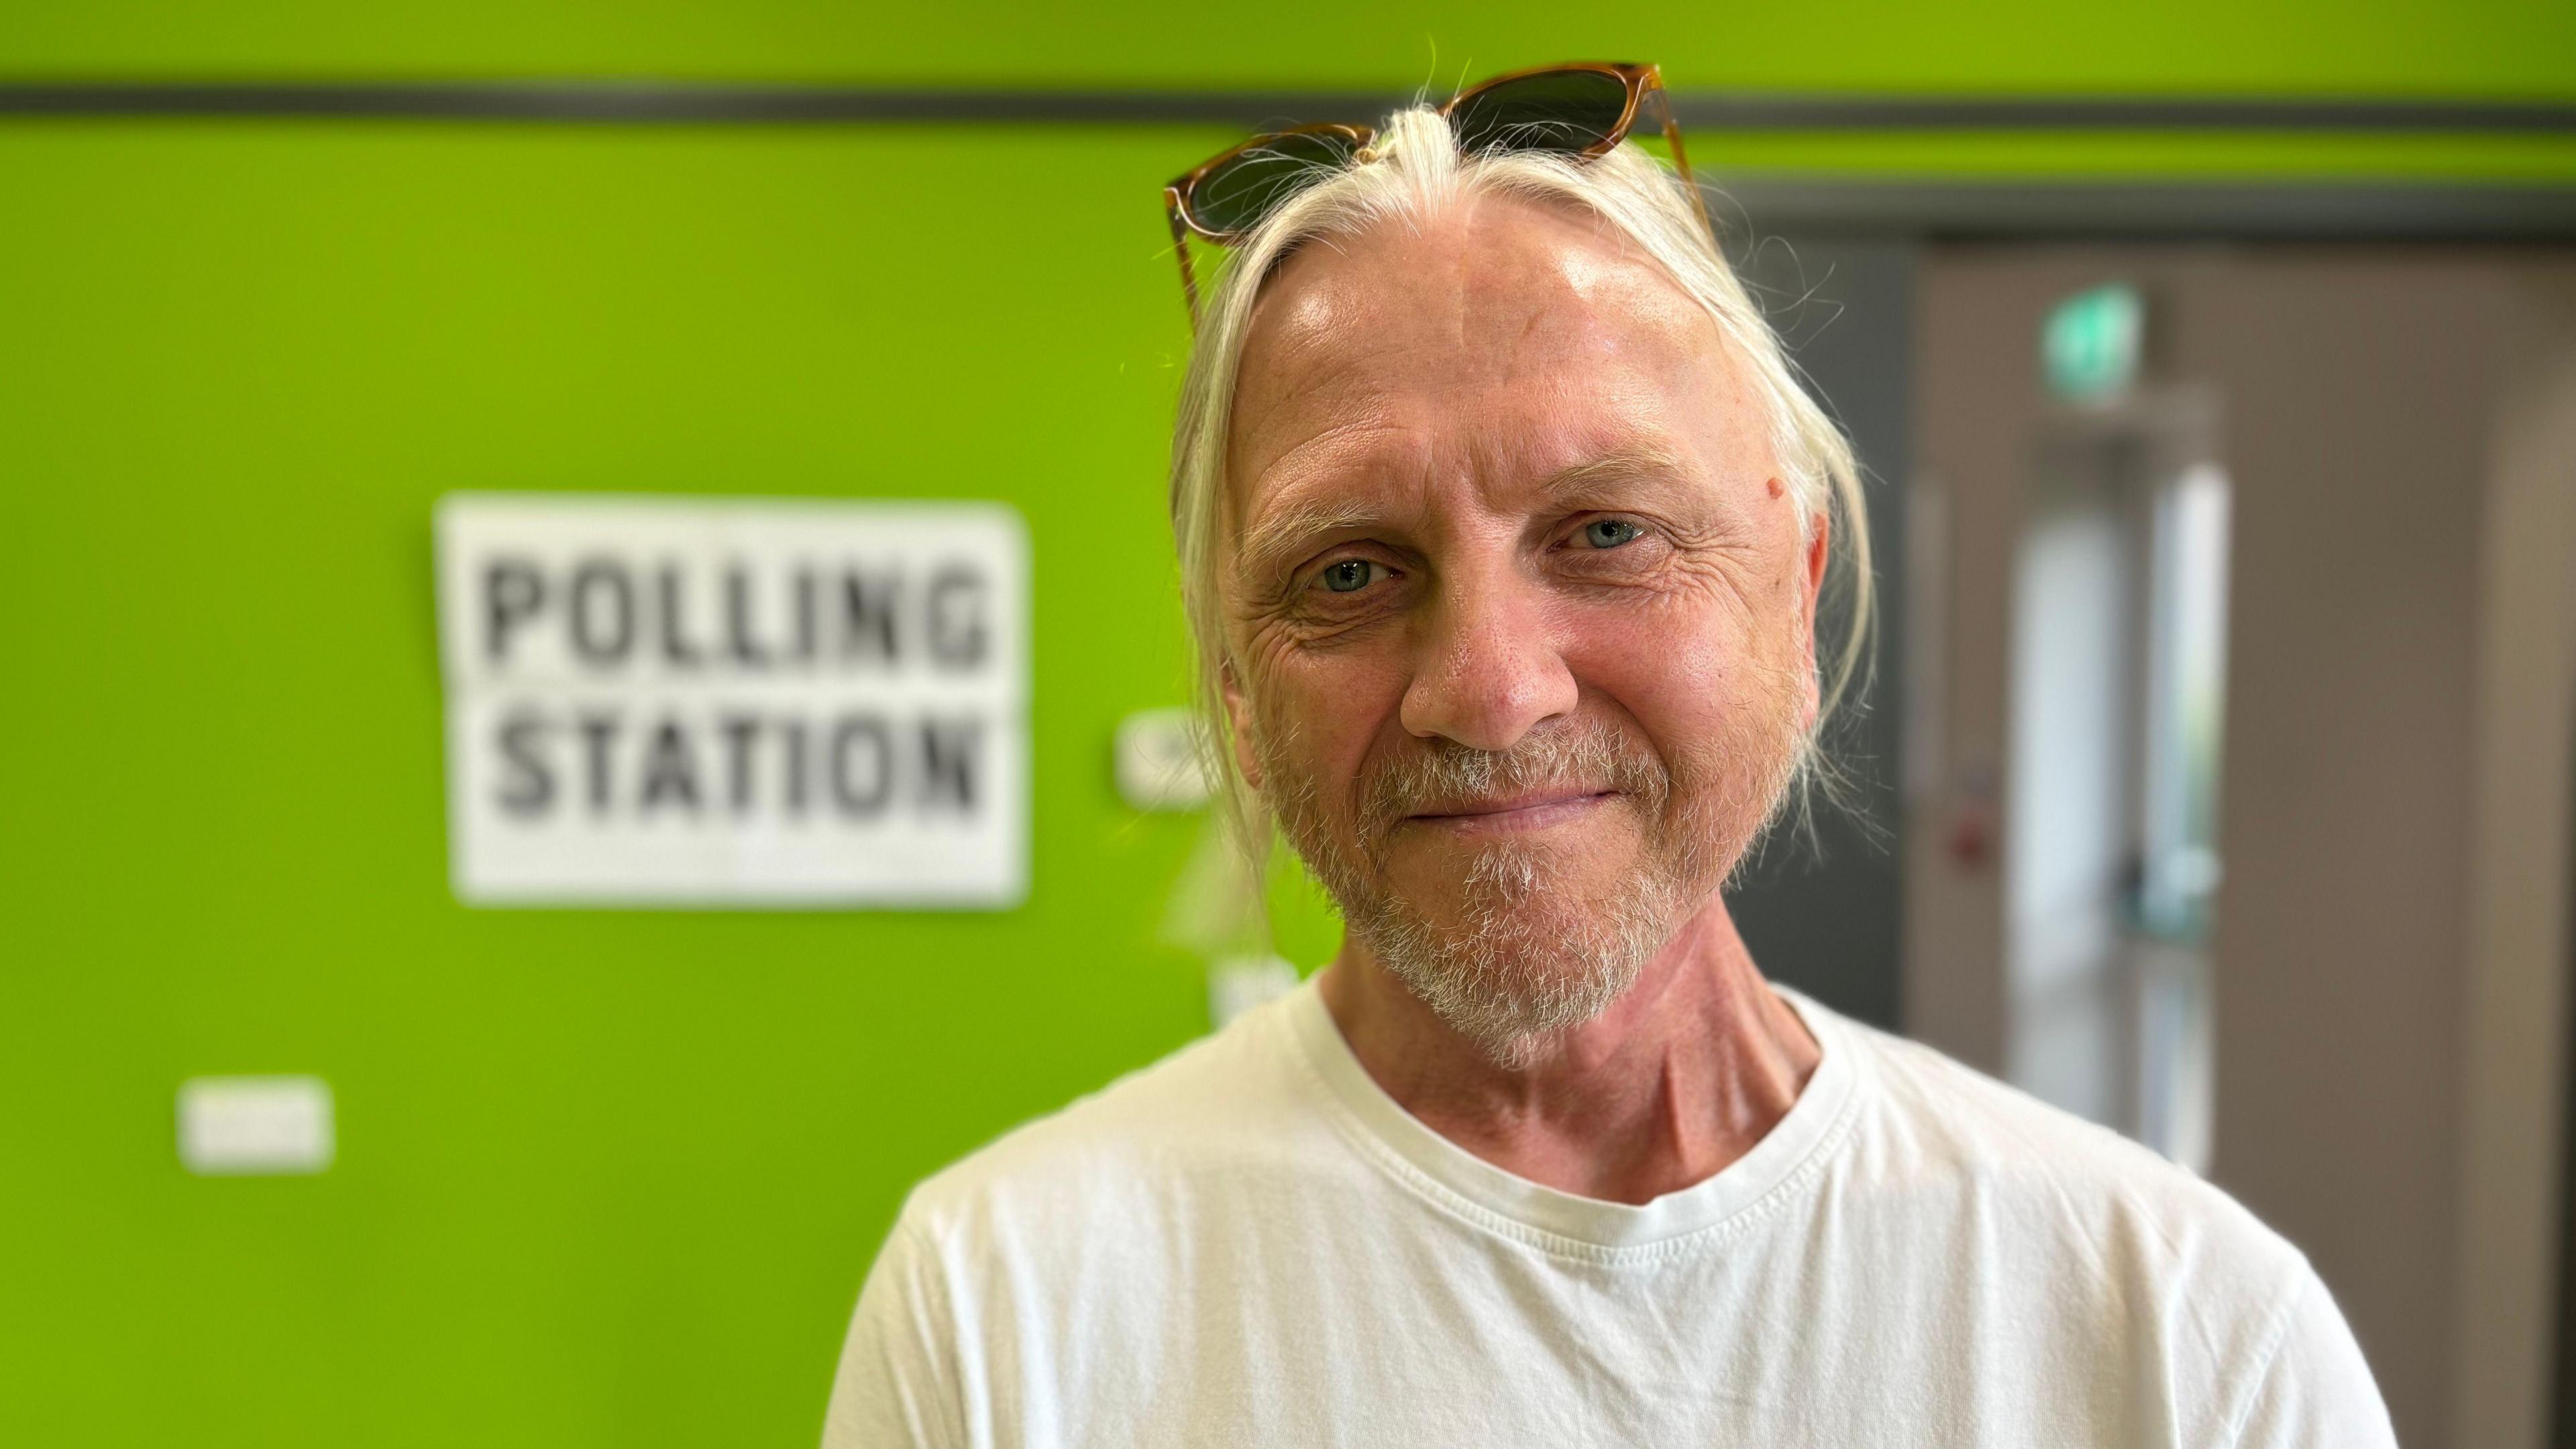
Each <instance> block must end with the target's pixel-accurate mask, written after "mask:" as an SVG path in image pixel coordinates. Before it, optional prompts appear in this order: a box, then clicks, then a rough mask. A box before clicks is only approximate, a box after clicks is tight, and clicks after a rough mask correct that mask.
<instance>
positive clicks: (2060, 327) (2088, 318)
mask: <svg viewBox="0 0 2576 1449" xmlns="http://www.w3.org/2000/svg"><path fill="white" fill-rule="evenodd" d="M2146 333H2147V303H2146V299H2145V298H2144V297H2141V296H2139V295H2138V289H2137V288H2135V287H2131V286H2127V285H2124V284H2121V283H2113V284H2111V285H2109V286H2104V287H2095V288H2093V289H2091V290H2090V291H2084V292H2078V293H2076V294H2075V295H2074V296H2072V297H2069V298H2067V299H2066V300H2065V301H2063V302H2060V303H2058V304H2057V305H2056V306H2054V307H2052V308H2050V309H2049V312H2048V325H2047V326H2046V327H2045V328H2044V329H2042V331H2041V333H2040V356H2041V359H2042V360H2043V361H2044V362H2045V363H2046V365H2047V371H2048V390H2049V391H2050V392H2053V393H2055V394H2057V395H2058V396H2059V397H2062V398H2067V399H2070V400H2073V401H2079V402H2086V401H2093V400H2096V399H2100V398H2108V397H2117V396H2119V395H2120V394H2121V393H2124V392H2127V391H2128V390H2129V385H2130V384H2131V383H2134V382H2136V381H2137V380H2138V353H2139V350H2140V347H2141V346H2142V344H2143V343H2144V342H2145V340H2146Z"/></svg>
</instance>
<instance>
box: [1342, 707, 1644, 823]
mask: <svg viewBox="0 0 2576 1449" xmlns="http://www.w3.org/2000/svg"><path fill="white" fill-rule="evenodd" d="M1413 744H1414V746H1415V747H1414V748H1410V749H1407V750H1406V751H1405V752H1403V753H1402V754H1398V755H1393V756H1390V757H1388V758H1387V759H1386V760H1385V761H1383V762H1382V763H1380V764H1379V765H1378V766H1377V767H1376V768H1375V769H1374V770H1373V771H1372V772H1371V775H1370V778H1369V780H1368V782H1367V785H1366V788H1365V789H1364V790H1363V791H1362V793H1361V800H1362V805H1361V817H1362V818H1361V820H1360V822H1359V824H1360V828H1361V830H1362V831H1363V832H1365V833H1368V834H1382V833H1384V832H1385V831H1388V830H1391V829H1393V828H1394V827H1395V826H1396V825H1397V824H1398V823H1400V822H1402V821H1403V820H1404V819H1405V818H1406V817H1408V816H1413V815H1435V814H1437V815H1447V814H1457V813H1460V812H1461V811H1464V810H1469V809H1474V808H1476V807H1479V806H1481V805H1486V804H1489V803H1491V802H1494V801H1497V800H1504V799H1510V798H1512V797H1515V796H1521V795H1527V794H1532V793H1536V792H1540V791H1555V790H1572V791H1584V792H1601V791H1610V792H1614V793H1617V794H1619V795H1623V796H1626V797H1628V798H1629V799H1631V800H1632V801H1633V802H1634V803H1635V804H1636V805H1637V806H1638V807H1639V808H1640V809H1641V810H1643V811H1644V812H1645V814H1646V816H1647V818H1649V819H1653V818H1655V817H1656V816H1658V815H1660V814H1661V813H1662V811H1663V808H1664V804H1665V802H1666V801H1667V800H1669V799H1670V798H1671V796H1672V791H1673V777H1672V772H1671V770H1670V769H1668V768H1667V767H1666V766H1665V764H1664V762H1663V760H1662V758H1661V757H1659V756H1658V755H1656V754H1655V752H1654V751H1653V750H1652V749H1650V748H1648V747H1647V746H1645V745H1644V744H1643V743H1642V742H1640V741H1638V740H1637V739H1635V738H1634V737H1633V736H1632V735H1630V733H1629V732H1628V731H1626V730H1624V729H1621V728H1619V727H1618V726H1616V725H1614V724H1611V723H1609V722H1607V721H1603V720H1584V721H1579V722H1568V723H1566V724H1562V725H1557V726H1553V727H1551V728H1549V729H1546V730H1542V731H1532V732H1531V733H1530V734H1527V735H1525V736H1523V737H1522V738H1521V739H1520V740H1518V741H1516V742H1515V743H1514V744H1513V745H1512V746H1511V748H1509V749H1504V750H1479V749H1472V748H1470V747H1468V746H1465V745H1461V744H1459V743H1457V742H1456V741H1454V740H1447V739H1430V740H1420V741H1415V742H1413Z"/></svg>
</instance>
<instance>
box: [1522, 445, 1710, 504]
mask: <svg viewBox="0 0 2576 1449" xmlns="http://www.w3.org/2000/svg"><path fill="white" fill-rule="evenodd" d="M1690 478H1691V469H1690V463H1689V462H1688V461H1687V460H1686V459H1684V458H1683V457H1682V455H1681V454H1679V453H1677V452H1674V451H1673V450H1671V449H1669V448H1659V447H1653V446H1643V447H1633V448H1619V449H1615V450H1613V451H1611V452H1608V453H1604V454H1602V455H1601V456H1600V457H1598V458H1594V459H1592V460H1591V461H1590V462H1586V463H1577V464H1575V465H1574V466H1573V467H1571V468H1568V469H1566V470H1565V471H1564V472H1561V473H1559V474H1557V475H1556V476H1555V477H1553V478H1550V479H1548V480H1547V481H1546V482H1545V483H1542V484H1540V485H1539V491H1540V492H1542V493H1544V494H1546V495H1547V496H1548V497H1549V498H1550V499H1552V500H1555V501H1558V502H1562V501H1563V500H1564V499H1565V497H1566V496H1567V495H1569V494H1579V493H1581V492H1582V491H1583V490H1584V489H1586V488H1588V487H1590V486H1592V485H1593V484H1596V483H1606V482H1615V481H1625V480H1635V479H1648V480H1652V481H1655V482H1659V483H1684V482H1688V481H1690Z"/></svg>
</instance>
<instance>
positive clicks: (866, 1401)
mask: <svg viewBox="0 0 2576 1449" xmlns="http://www.w3.org/2000/svg"><path fill="white" fill-rule="evenodd" d="M1782 995H1783V996H1784V997H1786V998H1787V1000H1788V1001H1789V1002H1790V1003H1791V1005H1793V1006H1794V1007H1795V1008H1796V1009H1797V1011H1798V1013H1799V1015H1800V1017H1801V1018H1803V1019H1804V1020H1805V1021H1806V1023H1807V1026H1808V1029H1809V1030H1810V1031H1811V1032H1812V1033H1813V1034H1814V1036H1815V1038H1816V1041H1817V1043H1818V1045H1820V1046H1821V1047H1822V1048H1823V1057H1822V1060H1821V1061H1820V1062H1819V1064H1818V1066H1817V1068H1816V1071H1815V1074H1814V1076H1813V1077H1812V1078H1810V1080H1809V1081H1808V1083H1807V1087H1806V1090H1805V1091H1804V1092H1803V1093H1802V1094H1801V1095H1800V1096H1799V1098H1798V1100H1797V1102H1796V1104H1795V1105H1794V1106H1793V1107H1792V1108H1791V1109H1790V1111H1789V1112H1788V1114H1787V1115H1786V1116H1785V1117H1783V1118H1782V1119H1781V1120H1780V1122H1779V1124H1778V1125H1777V1126H1776V1127H1774V1128H1773V1129H1772V1130H1771V1132H1770V1134H1769V1135H1768V1136H1766V1137H1764V1138H1763V1139H1762V1140H1761V1141H1760V1142H1759V1143H1758V1144H1756V1145H1755V1146H1754V1148H1753V1150H1752V1151H1751V1152H1749V1153H1747V1154H1745V1156H1744V1157H1742V1158H1741V1159H1739V1160H1738V1161H1736V1162H1735V1163H1733V1164H1732V1165H1730V1166H1728V1167H1727V1168H1726V1170H1725V1171H1723V1172H1720V1173H1718V1174H1717V1175H1716V1176H1715V1177H1712V1178H1710V1179H1708V1180H1707V1181H1705V1182H1701V1183H1699V1184H1697V1185H1695V1186H1692V1187H1689V1188H1686V1189H1684V1190H1682V1191H1680V1192H1675V1193H1670V1194H1667V1195H1666V1196H1663V1197H1659V1198H1657V1199H1655V1200H1654V1201H1652V1202H1650V1203H1647V1204H1645V1205H1643V1206H1630V1205H1626V1204H1621V1203H1612V1202H1603V1201H1599V1200H1596V1199H1592V1198H1584V1197H1577V1196H1574V1195H1572V1194H1568V1193H1563V1192H1558V1191H1555V1190H1553V1189H1550V1188H1546V1187H1542V1186H1540V1185H1538V1184H1536V1183H1533V1182H1530V1181H1527V1180H1526V1179H1523V1178H1520V1177H1517V1176H1514V1175H1513V1174H1511V1173H1508V1172H1505V1171H1503V1170H1502V1169H1500V1168H1497V1167H1494V1166H1493V1165H1491V1164H1489V1163H1487V1162H1485V1161H1484V1160H1482V1159H1481V1158H1478V1157H1475V1156H1473V1155H1472V1154H1470V1153H1468V1152H1466V1151H1465V1150H1464V1149H1462V1148H1460V1147H1458V1146H1456V1145H1455V1144H1453V1143H1451V1142H1450V1141H1449V1140H1448V1139H1446V1138H1444V1137H1441V1136H1440V1135H1439V1134H1438V1133H1436V1132H1433V1131H1432V1130H1431V1129H1429V1128H1428V1127H1425V1126H1424V1125H1422V1124H1421V1123H1420V1122H1418V1121H1416V1120H1414V1118H1412V1117H1411V1116H1409V1115H1408V1114H1406V1112H1405V1111H1404V1109H1403V1108H1401V1107H1400V1106H1398V1105H1397V1104H1396V1103H1395V1101H1394V1100H1393V1099H1392V1098H1390V1097H1388V1096H1387V1095H1386V1094H1385V1093H1384V1092H1383V1091H1381V1090H1380V1089H1379V1088H1378V1087H1377V1085H1376V1083H1375V1082H1373V1081H1372V1080H1371V1079H1370V1078H1369V1076H1368V1073H1367V1071H1366V1070H1365V1069H1364V1068H1363V1067H1361V1065H1360V1063H1359V1061H1358V1059H1357V1058H1355V1057H1354V1056H1352V1055H1351V1052H1350V1048H1349V1047H1348V1045H1346V1044H1345V1043H1344V1042H1343V1040H1342V1037H1341V1033H1340V1032H1339V1030H1338V1029H1337V1028H1336V1027H1335V1026H1334V1025H1333V1021H1332V1018H1331V1016H1330V1014H1329V1013H1328V1012H1327V1011H1326V1010H1325V1008H1324V1005H1323V1001H1322V998H1321V997H1320V996H1318V995H1317V994H1316V991H1315V987H1314V985H1313V983H1312V982H1309V983H1307V984H1306V985H1305V986H1304V987H1302V988H1300V989H1299V990H1297V991H1296V992H1294V993H1292V994H1291V995H1289V996H1287V997H1284V998H1282V999H1280V1000H1278V1001H1276V1002H1273V1003H1271V1004H1270V1005H1268V1006H1265V1007H1263V1008H1261V1009H1260V1010H1258V1011H1255V1012H1252V1013H1249V1014H1247V1015H1246V1016H1244V1017H1242V1018H1240V1019H1239V1020H1237V1021H1236V1022H1235V1023H1234V1024H1233V1025H1232V1026H1230V1027H1228V1028H1227V1029H1226V1030H1224V1031H1223V1032H1221V1033H1219V1034H1217V1035H1216V1036H1213V1037H1210V1038H1208V1039H1206V1040H1204V1041H1201V1042H1199V1043H1197V1044H1195V1045H1193V1046H1190V1047H1188V1048H1186V1049H1184V1050H1182V1051H1180V1052H1178V1053H1176V1054H1175V1055H1173V1056H1172V1057H1170V1058H1168V1059H1166V1060H1164V1061H1163V1062H1161V1063H1159V1064H1157V1065H1155V1066H1152V1067H1149V1068H1147V1069H1145V1070H1143V1071H1140V1072H1137V1073H1135V1074H1134V1075H1131V1076H1129V1077H1126V1078H1124V1079H1122V1080H1120V1081H1119V1082H1117V1083H1115V1084H1113V1085H1112V1086H1110V1087H1109V1088H1107V1089H1106V1090H1104V1091H1102V1092H1099V1093H1097V1094H1095V1095H1093V1096H1090V1097H1087V1098H1084V1099H1083V1100H1082V1101H1079V1102H1077V1103H1075V1104H1074V1105H1073V1106H1071V1107H1069V1108H1067V1109H1065V1110H1064V1111H1062V1112H1060V1113H1057V1114H1056V1115H1054V1116H1052V1117H1048V1118H1046V1119H1044V1120H1042V1121H1039V1122H1036V1123H1033V1124H1031V1125H1030V1126H1027V1127H1024V1128H1022V1129H1020V1130H1019V1131H1017V1132H1014V1133H1012V1134H1011V1135H1009V1136H1007V1137H1005V1138H1003V1139H1002V1140H1001V1141H999V1142H997V1143H995V1144H993V1145H992V1146H990V1147H988V1148H985V1149H984V1150H983V1151H981V1152H978V1153H976V1154H975V1155H973V1156H971V1157H969V1158H967V1159H966V1160H965V1161H963V1162H961V1163H958V1164H957V1165H956V1166H954V1167H951V1168H949V1169H948V1170H947V1171H945V1172H942V1173H940V1174H939V1175H938V1176H936V1177H934V1178H932V1179H930V1180H929V1181H928V1182H925V1183H923V1184H922V1185H921V1187H920V1188H919V1189H917V1190H916V1191H915V1192H914V1193H913V1195H912V1198H911V1200H910V1202H908V1203H907V1204H906V1205H905V1208H904V1211H903V1214H902V1217H901V1218H900V1220H899V1221H898V1222H897V1223H896V1225H895V1228H894V1232H893V1234H892V1235H891V1237H890V1238H889V1239H888V1241H887V1243H886V1245H885V1248H884V1250H883V1251H882V1253H881V1254H880V1255H879V1257H878V1259H877V1263H876V1267H875V1268H874V1269H873V1270H872V1271H871V1272H870V1274H869V1276H868V1281H867V1286H866V1288H865V1290H864V1291H863V1292H862V1293H861V1295H860V1298H859V1307H858V1314H857V1316H856V1319H855V1321H854V1322H853V1323H852V1325H851V1329H850V1335H849V1341H848V1343H847V1345H846V1346H845V1348H844V1350H843V1353H842V1359H841V1367H840V1374H839V1377H838V1380H837V1381H836V1383H835V1385H834V1388H833V1394H832V1403H831V1410H830V1414H829V1418H828V1421H827V1424H826V1427H825V1430H824V1435H823V1442H824V1444H825V1445H826V1446H827V1449H882V1446H893V1445H940V1446H951V1445H954V1446H970V1445H971V1446H1022V1445H1026V1446H1049V1449H1052V1446H1059V1445H1063V1446H1070V1445H1098V1446H1116V1449H1135V1446H1141V1445H1194V1446H1232V1445H1252V1444H1262V1445H1273V1444H1275V1445H1297V1446H1309V1445H1388V1446H1406V1449H1414V1446H1438V1445H1460V1446H1467V1445H1473V1446H1478V1449H1491V1446H1497V1445H1551V1446H1553V1445H1575V1444H1635V1445H1655V1446H1673V1445H1728V1446H1737V1445H1741V1446H1760V1449H1789V1446H1803V1445H1815V1446H1833V1449H1853V1446H1865V1445H1939V1446H1965V1445H1989V1446H2000V1445H2012V1446H2034V1449H2036V1446H2047V1449H2069V1446H2078V1445H2084V1446H2093V1445H2191V1446H2212V1449H2215V1446H2222V1445H2224V1446H2234V1445H2247V1446H2255V1445H2260V1446H2281V1445H2300V1446H2319V1449H2323V1446H2333V1449H2371V1446H2382V1445H2391V1444H2393V1443H2394V1438H2393V1436H2392V1434H2391V1433H2390V1430H2389V1425H2388V1416H2387V1411H2386V1410H2385V1408H2383V1407H2382V1405H2381V1403H2380V1399H2379V1394H2378V1390H2377V1389H2376V1387H2375V1386H2374V1385H2373V1384H2372V1382H2371V1378H2370V1371H2369V1369H2368V1368H2366V1367H2365V1366H2364V1365H2363V1362H2362V1357H2361V1353H2360V1350H2359V1349H2358V1348H2357V1347H2356V1346H2355V1345H2354V1343H2353V1339H2352V1335H2351V1333H2350V1331H2349V1330H2348V1329H2347V1328H2346V1327H2345V1326H2344V1322H2343V1318H2342V1316H2341V1315H2340V1314H2339V1313H2337V1312H2336V1310H2335V1306H2334V1302H2333V1300H2332V1299H2331V1298H2330V1297H2328V1295H2327V1293H2326V1289H2325V1286H2324V1285H2323V1284H2322V1283H2320V1282H2319V1281H2318V1280H2317V1277H2316V1275H2315V1273H2314V1272H2312V1271H2311V1270H2310V1269H2309V1267H2308V1264H2307V1261H2306V1260H2305V1259H2304V1258H2302V1257H2301V1256H2300V1255H2299V1253H2298V1252H2297V1251H2296V1250H2295V1249H2293V1248H2291V1247H2290V1246H2289V1245H2288V1244H2287V1243H2285V1242H2283V1241H2282V1240H2281V1239H2280V1238H2278V1237H2277V1236H2275V1235H2274V1234H2272V1233H2271V1232H2270V1231H2268V1230H2266V1229H2265V1228H2264V1227H2263V1226H2262V1225H2261V1224H2260V1223H2258V1222H2256V1221H2255V1220H2254V1218H2253V1217H2252V1216H2251V1215H2250V1214H2248V1213H2247V1212H2246V1211H2245V1210H2244V1209H2242V1208H2240V1207H2238V1206H2237V1205H2236V1204H2235V1203H2234V1202H2232V1201H2231V1200H2229V1199H2228V1198H2227V1197H2226V1196H2225V1195H2224V1194H2222V1193H2220V1192H2219V1191H2218V1190H2217V1189H2215V1188H2213V1187H2210V1186H2208V1185H2207V1184H2205V1183H2203V1182H2201V1181H2200V1180H2199V1179H2198V1178H2195V1177H2193V1176H2191V1175H2190V1174H2188V1173H2186V1172H2184V1171H2182V1170H2181V1169H2179V1168H2176V1167H2174V1166H2172V1165H2170V1164H2168V1163H2166V1162H2165V1161H2164V1160H2163V1159H2161V1158H2159V1157H2156V1156H2155V1155H2153V1154H2152V1153H2149V1152H2147V1151H2146V1150H2144V1149H2142V1148H2139V1147H2137V1146H2134V1145H2132V1144H2130V1143H2128V1142H2126V1141H2124V1140H2122V1139H2121V1138H2119V1137H2117V1136H2115V1135H2114V1134H2112V1133H2110V1132H2107V1131H2104V1130H2102V1129H2100V1128H2097V1127H2094V1126H2091V1125H2089V1124H2087V1123H2085V1122H2082V1121H2080V1120H2078V1119H2076V1118H2074V1117H2071V1116H2068V1115H2066V1114H2064V1113H2061V1112H2059V1111H2057V1110H2055V1109H2053V1108H2050V1107H2046V1106H2043V1105H2041V1104H2040V1103H2038V1102H2036V1101H2033V1100H2031V1099H2030V1098H2028V1097H2025V1096H2022V1095H2021V1094H2020V1093H2018V1092H2015V1091H2013V1090H2011V1089H2009V1088H2007V1087H2004V1086H2001V1085H1999V1084H1997V1083H1995V1082H1993V1081H1991V1080H1989V1079H1987V1078H1985V1077H1981V1076H1979V1075H1977V1074H1976V1073H1974V1072H1972V1071H1969V1070H1968V1069H1967V1068H1965V1067H1962V1066H1959V1065H1958V1064H1956V1063H1954V1062H1952V1061H1950V1060H1948V1059H1946V1058H1944V1057H1942V1056H1940V1055H1938V1054H1937V1053H1935V1052H1933V1051H1931V1050H1929V1049H1927V1048H1924V1047H1921V1046H1917V1045H1914V1044H1912V1043H1909V1042H1904V1041H1900V1040H1898V1039H1896V1038H1893V1037H1889V1036H1886V1035H1884V1034H1881V1033H1879V1032H1876V1031H1873V1030H1871V1029H1869V1028H1867V1027H1864V1026H1861V1025H1860V1024H1858V1023H1856V1022H1853V1021H1849V1020H1847V1019H1845V1018H1843V1017H1840V1016H1837V1015H1835V1014H1834V1013H1832V1012H1830V1011H1827V1010H1826V1009H1824V1008H1823V1007H1821V1006H1819V1005H1817V1004H1816V1003H1814V1002H1812V1001H1810V1000H1808V999H1806V998H1805V997H1803V996H1799V995H1796V994H1794V993H1790V992H1785V991H1784V992H1783V993H1782Z"/></svg>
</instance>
